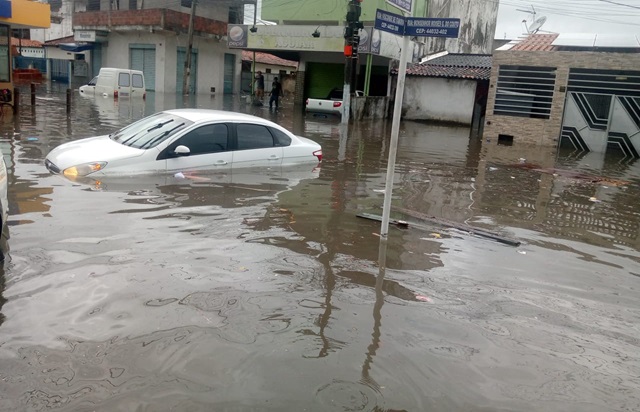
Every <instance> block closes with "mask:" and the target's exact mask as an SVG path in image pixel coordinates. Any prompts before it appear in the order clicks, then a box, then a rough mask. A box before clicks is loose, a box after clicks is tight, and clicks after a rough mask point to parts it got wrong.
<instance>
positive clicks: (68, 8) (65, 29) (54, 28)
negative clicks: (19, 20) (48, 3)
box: [30, 0, 73, 43]
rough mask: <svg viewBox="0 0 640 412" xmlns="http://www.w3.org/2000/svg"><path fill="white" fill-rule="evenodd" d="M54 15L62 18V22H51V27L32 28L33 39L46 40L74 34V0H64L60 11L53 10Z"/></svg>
mask: <svg viewBox="0 0 640 412" xmlns="http://www.w3.org/2000/svg"><path fill="white" fill-rule="evenodd" d="M51 14H52V15H55V16H57V17H59V18H61V19H62V20H61V21H60V23H53V22H52V23H51V27H49V28H48V29H31V30H30V32H31V39H33V40H38V41H41V42H43V43H44V42H46V41H48V40H55V39H61V38H63V37H67V36H71V35H73V27H72V25H71V23H72V19H71V15H72V14H73V2H72V1H71V0H64V1H63V2H62V6H61V7H60V10H58V11H53V10H52V11H51Z"/></svg>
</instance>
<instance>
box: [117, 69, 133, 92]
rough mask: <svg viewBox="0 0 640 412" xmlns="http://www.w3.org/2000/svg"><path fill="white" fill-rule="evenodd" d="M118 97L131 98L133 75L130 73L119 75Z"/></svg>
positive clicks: (120, 73)
mask: <svg viewBox="0 0 640 412" xmlns="http://www.w3.org/2000/svg"><path fill="white" fill-rule="evenodd" d="M118 96H120V97H122V96H127V97H128V96H131V75H130V74H129V72H119V73H118Z"/></svg>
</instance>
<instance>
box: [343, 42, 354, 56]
mask: <svg viewBox="0 0 640 412" xmlns="http://www.w3.org/2000/svg"><path fill="white" fill-rule="evenodd" d="M344 55H345V56H347V57H351V56H353V46H352V45H350V44H349V45H346V46H344Z"/></svg>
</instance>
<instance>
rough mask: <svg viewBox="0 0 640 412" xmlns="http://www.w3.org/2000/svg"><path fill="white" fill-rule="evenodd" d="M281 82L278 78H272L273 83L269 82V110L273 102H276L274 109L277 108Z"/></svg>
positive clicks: (280, 93)
mask: <svg viewBox="0 0 640 412" xmlns="http://www.w3.org/2000/svg"><path fill="white" fill-rule="evenodd" d="M282 94H283V93H282V84H280V82H279V81H278V78H277V77H276V78H274V79H273V83H271V93H269V96H271V97H270V98H269V110H271V109H272V108H273V103H274V102H275V104H276V110H278V101H279V100H280V96H282Z"/></svg>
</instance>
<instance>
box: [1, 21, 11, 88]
mask: <svg viewBox="0 0 640 412" xmlns="http://www.w3.org/2000/svg"><path fill="white" fill-rule="evenodd" d="M9 33H10V30H9V26H7V25H4V24H2V25H0V82H3V83H9V82H10V81H11V76H10V74H11V72H10V70H11V48H10V47H9Z"/></svg>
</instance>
